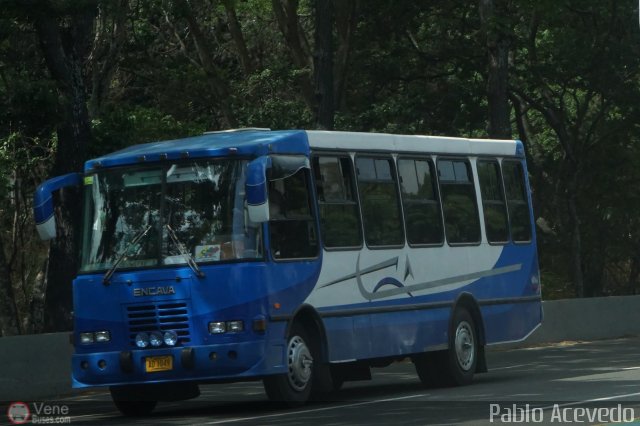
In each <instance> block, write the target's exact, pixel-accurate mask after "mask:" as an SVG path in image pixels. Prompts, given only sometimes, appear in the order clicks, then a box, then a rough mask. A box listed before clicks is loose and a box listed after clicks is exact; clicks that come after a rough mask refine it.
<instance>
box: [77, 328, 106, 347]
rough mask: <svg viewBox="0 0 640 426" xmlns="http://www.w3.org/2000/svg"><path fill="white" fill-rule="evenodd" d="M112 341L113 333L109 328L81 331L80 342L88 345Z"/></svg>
mask: <svg viewBox="0 0 640 426" xmlns="http://www.w3.org/2000/svg"><path fill="white" fill-rule="evenodd" d="M110 341H111V333H110V332H109V331H108V330H101V331H87V332H84V333H80V343H82V344H83V345H88V344H90V343H104V342H110Z"/></svg>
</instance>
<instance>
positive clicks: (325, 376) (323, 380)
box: [311, 352, 344, 401]
mask: <svg viewBox="0 0 640 426" xmlns="http://www.w3.org/2000/svg"><path fill="white" fill-rule="evenodd" d="M312 353H313V354H316V353H318V352H312ZM343 384H344V376H343V375H342V374H341V373H340V372H338V371H337V370H336V368H335V367H334V366H332V365H331V364H328V363H319V362H315V363H314V371H313V387H312V389H311V399H312V400H314V401H326V400H328V398H329V399H330V395H331V394H332V393H333V392H337V391H339V390H340V388H342V385H343Z"/></svg>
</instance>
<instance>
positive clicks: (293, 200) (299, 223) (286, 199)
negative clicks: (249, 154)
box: [269, 169, 318, 259]
mask: <svg viewBox="0 0 640 426" xmlns="http://www.w3.org/2000/svg"><path fill="white" fill-rule="evenodd" d="M312 211H313V210H312V208H311V200H310V198H309V177H308V171H307V169H301V170H299V171H298V172H296V173H295V174H293V175H291V176H289V177H286V178H283V179H276V180H272V181H269V218H270V219H269V230H270V231H269V235H270V240H271V254H272V256H273V257H274V259H299V258H313V257H316V256H317V255H318V238H317V233H316V225H315V221H314V219H313V214H312Z"/></svg>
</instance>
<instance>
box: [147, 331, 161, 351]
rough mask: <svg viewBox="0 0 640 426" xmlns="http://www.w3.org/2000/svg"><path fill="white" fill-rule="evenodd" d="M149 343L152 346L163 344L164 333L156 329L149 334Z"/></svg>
mask: <svg viewBox="0 0 640 426" xmlns="http://www.w3.org/2000/svg"><path fill="white" fill-rule="evenodd" d="M149 343H151V346H155V347H156V348H157V347H158V346H160V345H162V334H160V332H159V331H154V332H152V333H151V335H150V336H149Z"/></svg>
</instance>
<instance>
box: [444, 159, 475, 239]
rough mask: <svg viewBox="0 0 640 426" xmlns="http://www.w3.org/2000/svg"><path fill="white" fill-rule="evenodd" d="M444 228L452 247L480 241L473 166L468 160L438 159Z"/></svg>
mask: <svg viewBox="0 0 640 426" xmlns="http://www.w3.org/2000/svg"><path fill="white" fill-rule="evenodd" d="M438 174H439V176H440V194H441V196H442V210H443V213H444V227H445V234H446V235H447V241H448V242H449V243H450V244H471V243H479V242H480V219H479V216H478V206H477V203H476V191H475V188H474V186H473V175H472V173H471V167H470V166H469V163H468V162H467V161H466V160H438Z"/></svg>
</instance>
